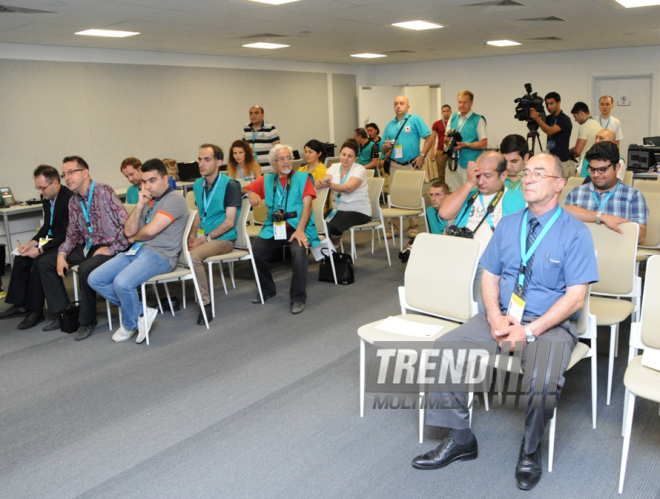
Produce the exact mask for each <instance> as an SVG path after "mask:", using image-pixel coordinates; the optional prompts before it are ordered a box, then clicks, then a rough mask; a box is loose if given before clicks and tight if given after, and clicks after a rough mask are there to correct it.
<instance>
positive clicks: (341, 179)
mask: <svg viewBox="0 0 660 499" xmlns="http://www.w3.org/2000/svg"><path fill="white" fill-rule="evenodd" d="M353 166H355V163H353V164H352V165H351V167H350V168H349V169H348V171H347V172H346V175H344V176H343V177H342V176H341V166H340V167H339V183H340V184H345V183H346V180H348V175H349V174H350V173H351V172H352V171H353ZM339 198H341V192H338V193H337V197H336V198H335V202H336V203H337V205H339Z"/></svg>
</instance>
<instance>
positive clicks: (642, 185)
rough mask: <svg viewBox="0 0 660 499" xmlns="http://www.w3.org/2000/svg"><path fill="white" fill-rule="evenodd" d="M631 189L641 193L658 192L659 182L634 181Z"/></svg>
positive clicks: (659, 189)
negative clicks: (633, 188)
mask: <svg viewBox="0 0 660 499" xmlns="http://www.w3.org/2000/svg"><path fill="white" fill-rule="evenodd" d="M633 187H635V189H637V190H638V191H642V192H660V182H658V181H657V180H635V183H634V185H633Z"/></svg>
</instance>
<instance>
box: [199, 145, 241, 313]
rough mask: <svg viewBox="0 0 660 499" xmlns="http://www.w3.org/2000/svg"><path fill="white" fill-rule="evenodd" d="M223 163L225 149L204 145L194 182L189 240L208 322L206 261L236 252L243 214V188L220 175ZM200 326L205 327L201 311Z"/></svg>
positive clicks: (209, 307)
mask: <svg viewBox="0 0 660 499" xmlns="http://www.w3.org/2000/svg"><path fill="white" fill-rule="evenodd" d="M223 159H224V153H223V152H222V149H220V148H219V147H218V146H216V145H214V144H202V145H201V146H200V148H199V155H198V157H197V161H198V163H199V173H201V174H202V178H198V179H197V180H195V183H194V184H193V192H194V193H195V204H196V205H197V215H195V221H194V222H193V225H192V230H191V231H190V234H189V236H188V249H189V250H190V259H191V260H192V264H193V271H194V272H195V276H196V277H197V283H198V284H199V292H200V294H201V295H202V303H200V307H205V309H206V310H205V311H206V318H207V320H208V321H211V320H212V318H213V314H212V307H211V295H210V293H209V283H208V280H207V278H206V273H205V272H204V260H205V259H206V258H208V257H210V256H215V255H224V254H225V253H230V252H231V251H232V250H233V249H234V241H236V238H237V237H238V232H237V231H236V222H237V221H238V215H239V214H240V212H241V186H240V184H239V183H238V182H236V181H235V180H232V179H231V177H230V176H228V175H220V167H221V166H222V162H223ZM197 324H198V325H200V326H203V325H204V314H203V313H202V311H201V310H200V312H199V315H198V316H197Z"/></svg>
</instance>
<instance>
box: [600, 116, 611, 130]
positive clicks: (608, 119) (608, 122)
mask: <svg viewBox="0 0 660 499" xmlns="http://www.w3.org/2000/svg"><path fill="white" fill-rule="evenodd" d="M611 119H612V117H611V116H610V117H609V118H607V123H605V126H603V120H601V119H600V116H598V122H599V123H600V126H602V127H603V128H604V129H605V130H607V127H608V126H610V120H611Z"/></svg>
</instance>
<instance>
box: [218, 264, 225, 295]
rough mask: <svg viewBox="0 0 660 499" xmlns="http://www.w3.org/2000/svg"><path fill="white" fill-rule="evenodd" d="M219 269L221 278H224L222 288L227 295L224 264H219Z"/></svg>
mask: <svg viewBox="0 0 660 499" xmlns="http://www.w3.org/2000/svg"><path fill="white" fill-rule="evenodd" d="M218 268H219V269H220V277H221V278H222V287H223V288H224V290H225V294H227V283H226V282H225V271H224V270H222V262H218Z"/></svg>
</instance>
